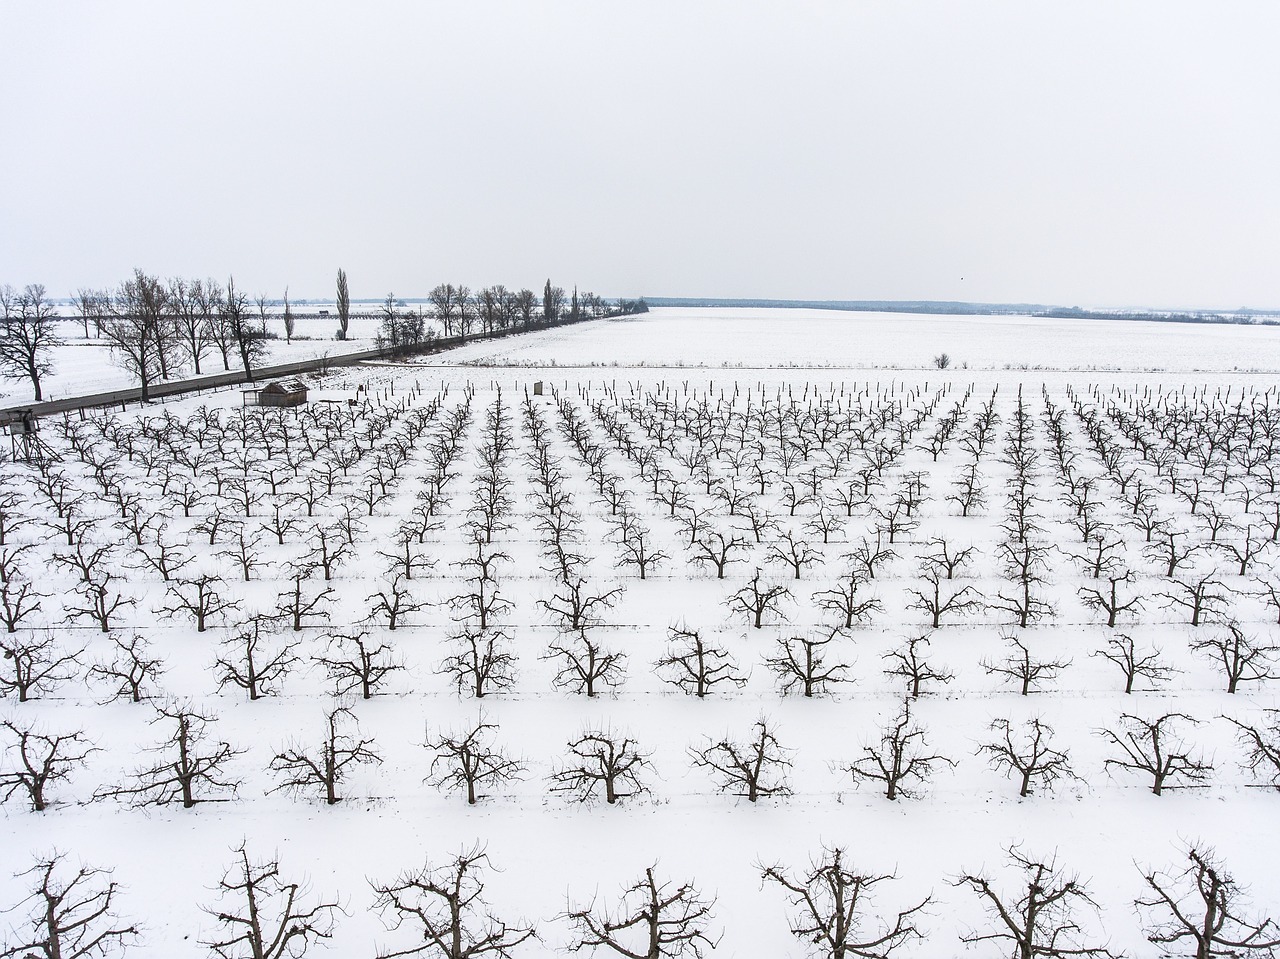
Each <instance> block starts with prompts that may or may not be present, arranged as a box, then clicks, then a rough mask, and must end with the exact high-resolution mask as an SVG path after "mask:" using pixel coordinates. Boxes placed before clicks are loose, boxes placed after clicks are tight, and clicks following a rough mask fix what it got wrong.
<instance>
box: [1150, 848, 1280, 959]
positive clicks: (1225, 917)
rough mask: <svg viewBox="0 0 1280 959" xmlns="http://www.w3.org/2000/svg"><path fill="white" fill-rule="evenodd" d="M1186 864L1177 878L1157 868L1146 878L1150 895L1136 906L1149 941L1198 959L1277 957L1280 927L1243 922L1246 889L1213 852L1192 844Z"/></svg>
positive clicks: (1271, 922) (1264, 922)
mask: <svg viewBox="0 0 1280 959" xmlns="http://www.w3.org/2000/svg"><path fill="white" fill-rule="evenodd" d="M1187 859H1188V860H1189V864H1188V865H1187V867H1186V868H1185V869H1184V870H1183V871H1182V872H1180V873H1177V874H1176V875H1175V874H1173V873H1172V872H1170V871H1168V870H1164V871H1157V870H1154V869H1153V870H1148V871H1146V872H1144V873H1143V876H1142V878H1143V879H1144V880H1146V883H1147V887H1148V888H1149V889H1150V891H1151V896H1150V898H1147V899H1137V900H1135V901H1134V905H1135V906H1137V907H1138V908H1139V909H1141V910H1143V911H1144V912H1145V913H1146V914H1147V917H1148V919H1147V925H1146V927H1145V932H1146V933H1147V941H1148V942H1153V943H1155V944H1157V945H1159V946H1165V947H1170V948H1172V947H1174V946H1175V945H1176V947H1177V948H1179V949H1187V948H1193V949H1194V953H1193V954H1194V956H1195V957H1196V959H1213V957H1215V956H1221V957H1227V956H1236V957H1243V956H1252V955H1257V956H1271V955H1273V952H1272V950H1274V949H1275V948H1276V947H1278V946H1280V923H1277V922H1276V920H1274V919H1271V918H1262V919H1256V918H1255V919H1246V918H1245V917H1244V915H1243V914H1242V913H1243V910H1244V908H1245V903H1244V902H1242V901H1241V900H1242V899H1243V898H1244V890H1242V889H1241V888H1240V886H1239V885H1237V883H1236V881H1235V880H1234V879H1233V878H1232V877H1231V875H1230V874H1229V873H1227V872H1226V870H1224V869H1223V868H1222V865H1221V863H1220V862H1219V861H1218V857H1217V856H1216V855H1215V854H1214V851H1213V850H1212V849H1209V848H1201V847H1200V846H1199V845H1197V844H1194V843H1193V844H1191V845H1189V846H1188V847H1187ZM1165 954H1171V953H1165Z"/></svg>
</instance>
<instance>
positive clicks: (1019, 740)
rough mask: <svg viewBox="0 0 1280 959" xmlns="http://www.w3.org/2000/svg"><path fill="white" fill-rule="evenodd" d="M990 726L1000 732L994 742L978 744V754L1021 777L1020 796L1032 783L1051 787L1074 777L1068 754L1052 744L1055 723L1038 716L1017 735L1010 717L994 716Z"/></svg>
mask: <svg viewBox="0 0 1280 959" xmlns="http://www.w3.org/2000/svg"><path fill="white" fill-rule="evenodd" d="M990 729H991V731H992V732H994V733H997V734H998V738H997V739H995V740H994V741H993V742H988V743H983V744H982V745H981V746H979V747H978V755H984V754H985V755H986V757H987V759H988V761H990V763H991V766H992V768H994V769H996V770H997V771H999V770H1005V771H1007V772H1008V773H1009V774H1010V775H1012V774H1014V773H1017V775H1018V776H1019V777H1020V785H1019V788H1018V795H1019V796H1024V797H1025V796H1028V795H1030V794H1031V789H1032V786H1043V787H1044V788H1046V789H1052V787H1053V784H1054V782H1056V781H1057V780H1059V779H1063V778H1067V779H1075V778H1077V777H1076V775H1075V773H1073V772H1072V771H1071V766H1070V764H1069V763H1068V758H1067V754H1066V753H1065V752H1063V751H1061V750H1057V749H1054V748H1053V747H1051V746H1050V745H1049V740H1050V739H1051V738H1052V737H1053V727H1052V726H1050V725H1049V724H1048V723H1046V722H1042V721H1041V720H1040V719H1039V717H1033V718H1032V719H1030V720H1029V721H1028V722H1027V723H1026V725H1025V728H1024V730H1023V735H1021V736H1015V735H1014V731H1013V724H1012V723H1010V722H1009V720H1007V719H995V720H993V721H992V723H991V726H990Z"/></svg>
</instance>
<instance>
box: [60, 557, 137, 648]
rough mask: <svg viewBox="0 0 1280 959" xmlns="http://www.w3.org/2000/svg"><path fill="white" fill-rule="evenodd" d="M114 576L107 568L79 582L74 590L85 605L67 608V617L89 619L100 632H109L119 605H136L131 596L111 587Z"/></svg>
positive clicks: (69, 618)
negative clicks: (115, 590) (85, 580)
mask: <svg viewBox="0 0 1280 959" xmlns="http://www.w3.org/2000/svg"><path fill="white" fill-rule="evenodd" d="M115 578H116V577H115V576H114V575H112V573H111V572H110V571H109V570H101V571H100V572H98V573H96V574H95V575H94V576H93V578H92V579H90V580H88V581H87V582H83V583H81V584H80V585H79V587H78V588H77V590H76V591H77V592H78V593H79V594H80V595H81V597H82V598H83V599H84V603H85V605H84V606H78V607H71V608H69V609H68V610H67V619H68V620H80V619H89V620H91V621H92V622H93V623H94V624H95V625H97V626H98V628H99V629H100V630H101V631H102V632H104V633H109V632H111V623H112V620H113V617H114V616H115V614H116V612H117V611H118V610H119V609H120V608H121V607H127V606H136V605H137V601H136V600H134V599H133V598H131V597H129V596H125V595H124V594H123V593H119V592H114V591H113V590H112V589H111V581H112V580H113V579H115Z"/></svg>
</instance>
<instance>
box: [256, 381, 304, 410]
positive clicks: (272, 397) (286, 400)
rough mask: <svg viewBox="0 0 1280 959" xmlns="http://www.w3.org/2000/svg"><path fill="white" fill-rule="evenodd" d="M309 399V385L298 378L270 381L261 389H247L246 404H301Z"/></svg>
mask: <svg viewBox="0 0 1280 959" xmlns="http://www.w3.org/2000/svg"><path fill="white" fill-rule="evenodd" d="M306 401H307V387H306V385H305V384H304V383H302V382H300V381H298V380H290V381H289V382H288V383H281V382H279V381H276V382H275V383H268V384H267V385H266V386H264V387H262V388H261V389H256V390H245V391H244V405H245V406H301V405H302V404H303V403H305V402H306Z"/></svg>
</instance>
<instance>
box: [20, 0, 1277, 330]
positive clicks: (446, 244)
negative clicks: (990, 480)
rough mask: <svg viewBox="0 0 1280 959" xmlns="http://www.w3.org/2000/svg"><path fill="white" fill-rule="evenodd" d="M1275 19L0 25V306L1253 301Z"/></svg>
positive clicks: (1258, 14)
mask: <svg viewBox="0 0 1280 959" xmlns="http://www.w3.org/2000/svg"><path fill="white" fill-rule="evenodd" d="M1278 42H1280V4H1278V3H1275V2H1274V0H1261V2H1248V3H1245V2H1241V3H1233V2H1222V0H1215V2H1211V3H1208V2H1195V3H1182V2H1174V0H1151V2H1120V0H1101V2H1088V0H1071V2H1061V3H1047V2H1045V3H1029V2H1026V0H1010V2H981V0H964V2H957V0H942V2H935V3H913V2H897V0H895V2H890V0H879V2H874V3H863V2H853V0H840V2H833V3H812V4H810V3H798V2H795V0H786V2H782V0H778V2H773V3H758V2H748V0H732V2H723V3H715V2H701V0H674V2H660V0H644V2H633V3H623V2H605V0H590V2H541V0H522V2H484V0H466V2H459V3H450V4H440V3H430V2H423V0H405V2H368V3H365V2H361V3H353V2H344V3H327V2H316V0H306V2H269V3H264V2H261V0H251V2H238V0H217V2H207V3H196V2H182V3H174V2H170V0H163V2H154V3H139V2H110V3H100V2H92V3H88V2H85V3H80V2H57V3H31V2H21V3H18V2H9V0H0V47H2V52H0V129H3V132H4V143H5V146H4V148H3V150H2V151H0V282H9V283H13V284H16V285H21V284H25V283H29V282H42V283H44V284H45V285H46V286H47V287H48V288H49V290H50V292H51V293H53V294H54V295H59V296H61V295H66V294H68V293H70V292H71V291H72V290H73V289H74V288H76V287H77V286H114V285H115V284H116V283H118V282H119V281H120V280H121V279H123V278H124V277H125V276H127V275H128V274H129V272H130V271H131V270H132V269H133V268H134V267H135V266H137V267H141V268H142V269H144V270H147V271H148V272H154V273H159V274H161V275H164V276H169V275H174V274H181V275H187V276H194V275H200V276H204V275H212V276H215V277H220V278H225V277H226V275H227V274H228V273H234V274H235V277H236V280H237V282H238V283H239V284H240V285H242V286H243V287H244V288H246V289H248V290H251V291H255V292H258V291H265V292H271V293H277V294H278V293H280V292H283V290H284V287H285V286H286V285H288V286H289V287H290V290H291V293H292V294H293V295H295V296H329V295H332V288H333V275H334V272H335V271H336V269H337V267H339V266H343V267H345V268H346V270H347V273H348V274H349V276H350V278H351V288H352V294H353V296H356V297H373V296H380V295H383V294H385V293H387V292H388V291H395V292H396V293H397V294H402V295H420V294H424V293H425V292H426V291H427V290H429V289H430V288H431V287H432V286H433V285H435V284H436V283H439V282H442V281H452V282H463V283H466V284H468V285H471V286H476V285H484V284H488V283H505V284H506V285H508V286H515V287H519V286H530V287H534V288H539V287H540V286H541V283H542V281H543V279H544V278H545V277H547V276H551V277H552V278H554V279H555V280H556V281H557V282H559V283H563V284H565V285H571V284H573V283H574V282H576V283H578V284H579V285H580V286H582V287H584V288H588V289H593V290H595V291H596V292H598V293H601V294H602V295H607V296H633V295H637V294H647V295H669V296H681V295H686V296H725V297H728V296H734V297H789V298H812V299H817V298H828V299H829V298H843V299H852V298H864V299H869V298H874V299H964V300H989V301H1006V302H1007V301H1034V302H1050V303H1061V304H1081V305H1116V306H1124V305H1152V306H1185V307H1222V308H1230V307H1236V306H1242V305H1249V306H1256V307H1276V308H1280V56H1277V49H1278V47H1277V44H1278Z"/></svg>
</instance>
